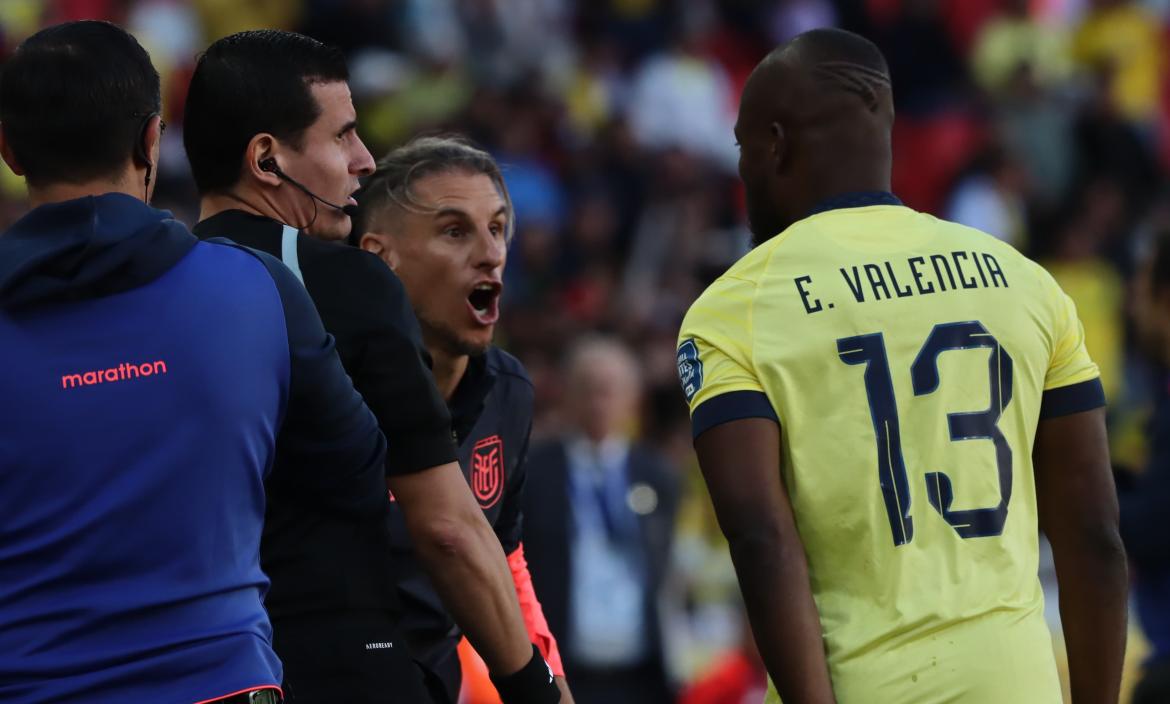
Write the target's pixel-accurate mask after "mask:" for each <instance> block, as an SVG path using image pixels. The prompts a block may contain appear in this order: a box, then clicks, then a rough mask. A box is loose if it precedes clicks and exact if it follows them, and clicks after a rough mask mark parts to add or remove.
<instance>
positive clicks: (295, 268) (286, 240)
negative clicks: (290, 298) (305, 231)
mask: <svg viewBox="0 0 1170 704" xmlns="http://www.w3.org/2000/svg"><path fill="white" fill-rule="evenodd" d="M280 260H281V261H282V262H284V265H285V266H287V267H288V268H289V270H290V271H291V272H292V273H293V275H294V276H296V277H297V281H300V282H301V285H302V286H303V285H304V283H305V277H304V276H302V275H301V259H300V255H298V254H297V228H295V227H289V226H288V225H285V226H284V230H283V231H282V232H281V234H280Z"/></svg>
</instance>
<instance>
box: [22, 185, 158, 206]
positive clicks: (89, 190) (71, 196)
mask: <svg viewBox="0 0 1170 704" xmlns="http://www.w3.org/2000/svg"><path fill="white" fill-rule="evenodd" d="M129 182H130V181H129V179H127V178H118V179H116V180H112V181H111V180H100V181H90V182H87V183H53V184H50V185H47V186H43V187H41V188H29V189H28V201H29V205H30V206H32V207H33V208H36V207H39V206H42V205H48V204H50V203H64V202H65V201H68V200H76V199H78V198H86V197H88V196H103V195H106V194H108V193H122V194H124V195H128V196H132V197H134V198H137V199H138V200H142V196H143V193H144V189H145V186H144V185H143V184H142V183H141V182H140V183H139V187H138V191H137V192H135V191H134V189H133V188H130V187H127V185H126V184H127V183H129Z"/></svg>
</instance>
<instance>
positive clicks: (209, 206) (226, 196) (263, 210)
mask: <svg viewBox="0 0 1170 704" xmlns="http://www.w3.org/2000/svg"><path fill="white" fill-rule="evenodd" d="M227 210H241V211H243V212H245V213H248V214H250V215H259V216H261V217H265V218H268V219H270V220H275V221H277V222H281V223H285V224H292V223H290V222H289V221H288V219H286V217H285V216H284V215H282V214H281V212H280V210H279V209H278V208H277V207H276V204H275V203H273V202H272V201H271V199H269V198H265V197H263V195H261V194H257V193H253V192H250V191H249V190H247V189H245V190H242V191H241V192H240V193H208V194H206V195H204V196H203V197H202V198H200V199H199V220H200V221H201V222H202V221H203V220H206V219H207V218H209V217H211V216H213V215H219V214H220V213H222V212H224V211H227Z"/></svg>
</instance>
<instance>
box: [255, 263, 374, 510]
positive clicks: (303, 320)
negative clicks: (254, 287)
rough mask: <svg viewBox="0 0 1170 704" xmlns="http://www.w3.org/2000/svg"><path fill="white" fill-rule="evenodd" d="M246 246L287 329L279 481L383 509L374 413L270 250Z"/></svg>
mask: <svg viewBox="0 0 1170 704" xmlns="http://www.w3.org/2000/svg"><path fill="white" fill-rule="evenodd" d="M253 253H254V254H256V256H258V257H259V258H260V260H261V261H262V262H263V263H264V265H265V266H266V267H267V268H268V271H269V273H270V274H271V275H272V280H273V281H274V282H275V283H276V289H277V291H278V293H279V294H280V299H281V303H282V304H283V307H284V316H285V324H286V327H287V330H288V348H289V371H290V379H289V397H288V404H287V406H286V409H285V416H284V420H283V423H282V425H281V428H280V432H279V434H278V436H277V440H276V455H277V457H279V458H280V465H279V470H278V471H280V472H283V473H285V475H286V476H284V477H282V478H281V481H282V482H288V483H290V484H296V485H298V486H300V487H303V488H305V489H307V490H310V491H313V492H314V495H315V496H317V497H319V500H320V501H321V502H322V503H323V504H325V505H327V506H329V507H330V508H333V509H336V510H340V511H344V512H361V513H370V514H374V513H377V512H380V511H383V510H385V508H386V504H387V497H386V484H385V478H384V475H383V471H382V468H383V464H384V461H385V460H384V457H385V454H386V440H385V438H383V437H382V434H381V433H380V432H378V426H377V423H376V422H375V420H374V416H373V415H372V414H371V413H370V409H368V408H366V404H364V403H362V398H361V396H359V395H358V394H357V392H356V391H354V388H353V384H352V383H351V382H350V379H349V377H348V376H346V374H345V370H344V369H343V368H342V366H341V360H340V359H338V357H337V352H336V351H335V350H334V347H333V337H332V336H331V335H329V334H328V333H326V332H325V328H324V326H323V325H322V324H321V318H320V317H319V316H318V314H317V309H316V307H315V306H314V305H313V301H312V299H310V298H309V293H308V292H307V291H306V290H305V288H304V286H302V285H301V283H300V282H299V281H297V279H296V277H295V276H294V275H293V273H292V272H291V271H289V270H288V269H287V268H286V267H285V266H284V265H283V264H281V263H280V262H279V261H277V260H276V259H274V258H273V257H271V256H269V255H267V254H264V253H263V252H253ZM243 353H244V354H247V351H246V350H245V351H244V352H243Z"/></svg>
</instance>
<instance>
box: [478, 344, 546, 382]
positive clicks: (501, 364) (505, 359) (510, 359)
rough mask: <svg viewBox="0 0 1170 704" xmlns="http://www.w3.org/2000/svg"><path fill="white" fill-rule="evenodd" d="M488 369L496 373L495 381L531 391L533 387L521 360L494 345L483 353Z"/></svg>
mask: <svg viewBox="0 0 1170 704" xmlns="http://www.w3.org/2000/svg"><path fill="white" fill-rule="evenodd" d="M484 358H485V361H486V362H487V367H488V369H489V370H490V371H491V372H492V373H494V374H495V375H496V378H497V383H499V382H503V383H505V384H508V385H509V386H512V385H515V386H518V387H520V388H524V389H527V390H529V391H532V390H534V389H535V386H534V384H533V383H532V377H530V376H528V370H527V369H525V368H524V364H523V362H521V361H520V360H518V359H516V358H515V357H514V356H512V355H511V354H509V353H507V352H505V351H504V350H502V349H500V348H499V347H496V346H494V345H493V346H491V347H489V348H488V351H487V352H486V353H485V354H484Z"/></svg>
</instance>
